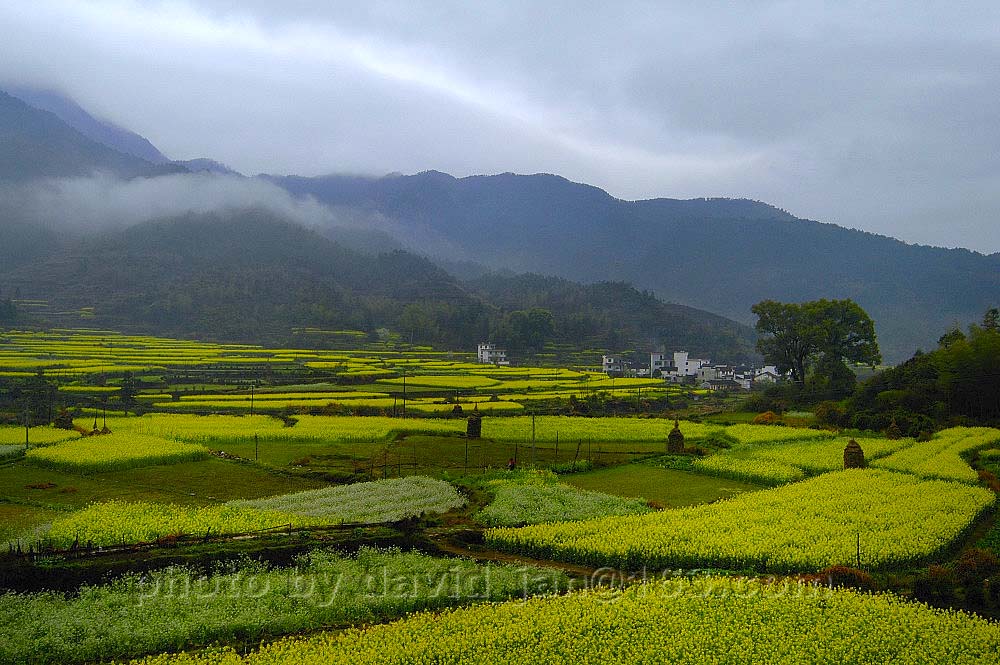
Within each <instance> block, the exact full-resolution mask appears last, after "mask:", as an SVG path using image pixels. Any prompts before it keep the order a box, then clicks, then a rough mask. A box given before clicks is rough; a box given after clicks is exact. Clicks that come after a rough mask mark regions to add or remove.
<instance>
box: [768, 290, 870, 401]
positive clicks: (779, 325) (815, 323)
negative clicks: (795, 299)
mask: <svg viewBox="0 0 1000 665" xmlns="http://www.w3.org/2000/svg"><path fill="white" fill-rule="evenodd" d="M752 311H753V313H754V314H756V315H757V324H756V329H757V332H758V334H759V335H760V337H759V338H758V340H757V350H758V351H759V352H760V353H761V354H762V355H763V356H764V358H765V359H766V360H767V361H768V362H770V363H772V364H774V365H776V366H777V367H778V370H779V371H781V372H789V371H790V372H791V374H792V380H793V381H794V382H795V383H797V384H799V385H804V384H805V381H806V376H807V374H808V371H809V369H811V368H812V367H813V366H815V365H816V364H817V361H818V360H820V359H821V358H822V359H823V363H822V366H823V367H825V368H829V367H831V366H834V365H835V364H841V365H842V364H843V363H845V362H853V363H863V364H866V365H877V364H878V363H879V362H881V360H882V356H881V353H880V352H879V348H878V342H877V341H876V338H875V323H874V322H873V321H872V319H871V317H870V316H868V314H867V312H865V311H864V310H863V309H862V308H861V306H860V305H858V304H857V303H855V302H854V301H853V300H849V299H845V300H826V299H821V300H813V301H810V302H804V303H782V302H777V301H775V300H764V301H761V302H759V303H757V304H756V305H754V306H753V310H752Z"/></svg>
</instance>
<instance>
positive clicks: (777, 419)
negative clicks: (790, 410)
mask: <svg viewBox="0 0 1000 665" xmlns="http://www.w3.org/2000/svg"><path fill="white" fill-rule="evenodd" d="M780 423H781V416H779V415H778V414H777V413H775V412H774V411H765V412H764V413H759V414H757V415H756V416H755V417H754V419H753V424H754V425H778V424H780Z"/></svg>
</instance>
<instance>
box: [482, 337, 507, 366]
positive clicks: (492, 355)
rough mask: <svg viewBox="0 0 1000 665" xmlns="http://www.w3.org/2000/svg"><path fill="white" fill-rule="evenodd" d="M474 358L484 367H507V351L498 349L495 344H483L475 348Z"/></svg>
mask: <svg viewBox="0 0 1000 665" xmlns="http://www.w3.org/2000/svg"><path fill="white" fill-rule="evenodd" d="M476 357H477V358H478V360H479V362H480V363H482V364H484V365H509V364H510V361H509V360H507V349H498V348H497V345H496V344H493V343H490V342H483V343H482V344H480V345H479V347H478V348H477V353H476Z"/></svg>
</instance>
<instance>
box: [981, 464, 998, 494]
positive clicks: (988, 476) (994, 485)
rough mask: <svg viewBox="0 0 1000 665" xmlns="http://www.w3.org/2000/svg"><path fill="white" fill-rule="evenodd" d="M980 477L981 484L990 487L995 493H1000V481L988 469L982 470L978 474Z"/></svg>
mask: <svg viewBox="0 0 1000 665" xmlns="http://www.w3.org/2000/svg"><path fill="white" fill-rule="evenodd" d="M976 475H977V476H978V477H979V482H981V483H982V484H984V485H986V486H987V487H989V488H990V489H991V490H993V491H994V492H1000V480H998V479H997V477H996V475H995V474H993V473H992V472H990V471H987V470H986V469H980V470H979V471H977V472H976Z"/></svg>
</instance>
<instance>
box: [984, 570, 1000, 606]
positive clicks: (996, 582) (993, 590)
mask: <svg viewBox="0 0 1000 665" xmlns="http://www.w3.org/2000/svg"><path fill="white" fill-rule="evenodd" d="M986 597H987V598H989V599H990V601H991V602H993V603H994V604H1000V575H994V576H993V577H991V578H990V579H988V580H986Z"/></svg>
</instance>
